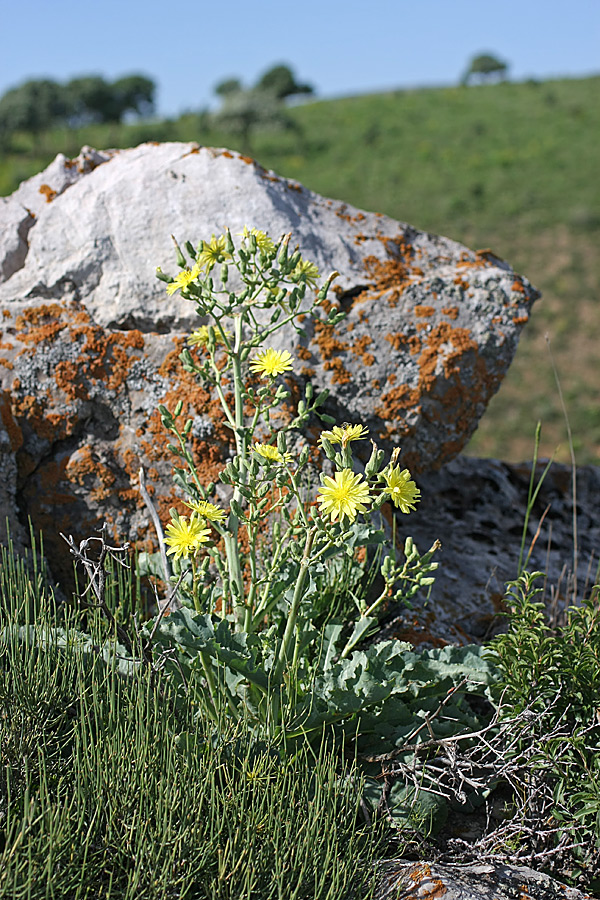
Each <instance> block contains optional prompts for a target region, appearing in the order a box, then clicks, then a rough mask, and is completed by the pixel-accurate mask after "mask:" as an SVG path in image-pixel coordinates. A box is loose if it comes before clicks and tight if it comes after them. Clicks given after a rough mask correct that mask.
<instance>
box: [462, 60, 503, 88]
mask: <svg viewBox="0 0 600 900" xmlns="http://www.w3.org/2000/svg"><path fill="white" fill-rule="evenodd" d="M507 72H508V64H507V63H505V62H502V60H500V59H498V58H497V57H496V56H493V55H492V54H491V53H481V54H480V55H479V56H474V57H473V59H472V60H471V62H470V63H469V67H468V69H467V71H466V72H465V74H464V75H463V77H462V83H463V84H468V83H469V82H470V81H471V80H472V79H473V78H475V79H476V80H478V81H492V80H494V79H497V80H502V79H503V78H506V74H507Z"/></svg>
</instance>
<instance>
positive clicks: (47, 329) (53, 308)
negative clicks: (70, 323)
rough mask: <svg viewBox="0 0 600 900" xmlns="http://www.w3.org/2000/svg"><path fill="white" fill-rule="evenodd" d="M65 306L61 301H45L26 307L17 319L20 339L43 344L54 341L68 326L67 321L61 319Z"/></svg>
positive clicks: (27, 342) (16, 324)
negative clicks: (39, 304) (38, 304)
mask: <svg viewBox="0 0 600 900" xmlns="http://www.w3.org/2000/svg"><path fill="white" fill-rule="evenodd" d="M64 313H65V307H64V306H63V305H62V304H60V303H45V304H42V305H41V306H33V307H31V308H30V309H26V310H25V311H24V312H22V313H21V314H20V315H18V316H17V318H16V320H15V328H17V329H18V331H19V333H18V334H17V335H16V337H17V339H18V340H19V341H22V342H23V343H26V344H36V345H37V344H41V343H43V342H44V341H53V340H55V338H56V337H57V335H58V334H60V332H61V331H62V330H63V329H64V328H66V322H62V321H60V319H62V317H63V315H64Z"/></svg>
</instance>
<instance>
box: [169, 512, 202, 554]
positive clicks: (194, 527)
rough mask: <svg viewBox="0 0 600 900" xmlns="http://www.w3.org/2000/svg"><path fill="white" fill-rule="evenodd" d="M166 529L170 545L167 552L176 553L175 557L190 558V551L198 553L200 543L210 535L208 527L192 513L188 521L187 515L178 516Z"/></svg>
mask: <svg viewBox="0 0 600 900" xmlns="http://www.w3.org/2000/svg"><path fill="white" fill-rule="evenodd" d="M165 531H166V532H167V537H166V538H165V544H168V545H169V549H168V550H167V553H174V554H175V556H174V557H173V558H174V559H179V558H180V557H181V556H183V557H184V558H185V559H188V557H189V555H190V553H196V551H197V550H198V548H199V547H200V544H204V543H205V542H206V541H208V539H209V537H210V531H209V530H208V528H204V527H203V524H202V522H201V521H200V520H199V519H197V518H196V517H195V516H194V515H192V517H191V519H190V521H189V522H188V520H187V516H177V519H176V520H175V521H174V522H170V523H169V524H168V525H167V527H166V529H165Z"/></svg>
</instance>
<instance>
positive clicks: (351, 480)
mask: <svg viewBox="0 0 600 900" xmlns="http://www.w3.org/2000/svg"><path fill="white" fill-rule="evenodd" d="M317 501H318V502H319V503H320V504H321V514H322V515H324V516H330V517H331V521H332V522H335V521H336V520H337V519H344V518H346V519H349V521H350V522H354V520H355V518H356V516H357V514H358V513H362V512H365V510H366V508H367V504H368V503H370V502H371V497H370V495H369V485H368V484H367V483H366V482H364V481H363V480H362V475H361V474H360V473H358V474H357V475H355V474H354V473H353V472H352V469H343V470H342V471H341V472H336V473H335V476H334V477H333V478H330V477H329V475H323V486H322V487H321V488H319V493H318V494H317Z"/></svg>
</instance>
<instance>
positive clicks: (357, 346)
mask: <svg viewBox="0 0 600 900" xmlns="http://www.w3.org/2000/svg"><path fill="white" fill-rule="evenodd" d="M372 343H373V338H371V337H369V335H368V334H364V335H363V336H362V337H361V338H358V339H357V340H355V341H354V344H353V345H352V347H351V348H350V349H351V350H352V353H353V354H354V355H355V356H358V358H359V359H360V360H361V361H362V363H363V364H364V365H365V366H372V365H373V363H374V362H375V357H374V356H373V354H372V353H367V347H369V346H370V345H371V344H372Z"/></svg>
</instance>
